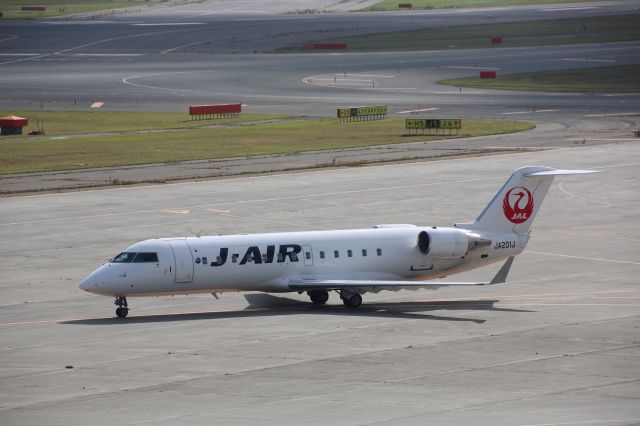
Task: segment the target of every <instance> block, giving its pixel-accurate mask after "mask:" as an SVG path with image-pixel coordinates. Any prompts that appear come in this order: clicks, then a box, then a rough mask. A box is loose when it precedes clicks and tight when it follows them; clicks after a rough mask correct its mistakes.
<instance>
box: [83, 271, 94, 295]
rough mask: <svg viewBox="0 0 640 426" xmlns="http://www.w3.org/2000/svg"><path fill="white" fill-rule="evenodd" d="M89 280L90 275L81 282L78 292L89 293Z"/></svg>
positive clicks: (90, 287)
mask: <svg viewBox="0 0 640 426" xmlns="http://www.w3.org/2000/svg"><path fill="white" fill-rule="evenodd" d="M90 278H91V275H89V276H88V277H87V278H85V279H84V280H82V282H81V283H80V290H84V291H88V292H89V293H91V290H92V288H93V285H92V284H91V279H90Z"/></svg>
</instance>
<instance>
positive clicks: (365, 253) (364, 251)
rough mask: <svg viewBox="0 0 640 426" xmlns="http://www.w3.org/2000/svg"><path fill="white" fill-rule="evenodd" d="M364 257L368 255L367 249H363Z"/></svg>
mask: <svg viewBox="0 0 640 426" xmlns="http://www.w3.org/2000/svg"><path fill="white" fill-rule="evenodd" d="M362 257H367V249H362Z"/></svg>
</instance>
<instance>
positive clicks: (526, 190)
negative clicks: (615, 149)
mask: <svg viewBox="0 0 640 426" xmlns="http://www.w3.org/2000/svg"><path fill="white" fill-rule="evenodd" d="M595 172H597V171H596V170H560V169H554V168H551V167H531V166H529V167H522V168H520V169H518V170H516V171H515V172H513V174H512V175H511V177H510V178H509V179H508V180H507V182H506V183H505V184H504V185H503V186H502V188H500V190H499V191H498V193H497V194H496V195H495V196H494V197H493V199H492V200H491V202H490V203H489V204H488V205H487V207H485V209H484V210H483V211H482V213H480V216H478V218H477V219H476V221H475V222H474V223H473V224H472V225H467V226H468V227H469V228H472V229H474V230H478V231H481V230H485V231H491V232H502V233H510V232H514V233H518V234H526V233H527V232H528V231H529V228H530V227H531V224H532V223H533V220H534V219H535V217H536V214H537V213H538V210H539V209H540V206H541V205H542V200H544V197H545V196H546V195H547V191H548V190H549V187H550V186H551V182H553V178H554V177H555V176H558V175H574V174H582V173H595Z"/></svg>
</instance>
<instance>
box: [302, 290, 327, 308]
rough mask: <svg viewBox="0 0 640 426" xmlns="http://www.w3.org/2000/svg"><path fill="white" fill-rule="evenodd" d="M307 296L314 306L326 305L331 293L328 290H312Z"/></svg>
mask: <svg viewBox="0 0 640 426" xmlns="http://www.w3.org/2000/svg"><path fill="white" fill-rule="evenodd" d="M307 294H308V295H309V298H311V301H312V302H313V304H314V305H324V304H325V303H327V300H329V292H328V291H326V290H310V291H308V292H307Z"/></svg>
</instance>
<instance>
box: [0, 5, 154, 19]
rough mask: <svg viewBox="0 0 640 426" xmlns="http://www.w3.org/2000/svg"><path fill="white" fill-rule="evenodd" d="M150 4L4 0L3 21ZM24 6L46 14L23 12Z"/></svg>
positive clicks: (0, 7) (2, 6) (0, 6)
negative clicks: (38, 8)
mask: <svg viewBox="0 0 640 426" xmlns="http://www.w3.org/2000/svg"><path fill="white" fill-rule="evenodd" d="M146 4H148V2H146V1H145V0H129V1H126V0H34V1H24V0H2V2H0V12H2V15H3V16H2V18H0V20H2V19H38V18H50V17H52V16H60V15H68V14H71V13H85V12H95V11H99V10H108V9H117V8H122V7H138V6H145V5H146ZM22 6H44V7H45V8H46V10H45V11H44V12H32V11H22V10H21V7H22Z"/></svg>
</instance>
